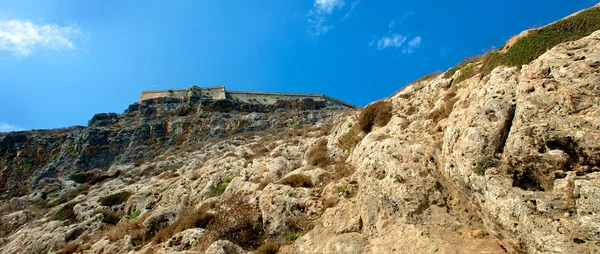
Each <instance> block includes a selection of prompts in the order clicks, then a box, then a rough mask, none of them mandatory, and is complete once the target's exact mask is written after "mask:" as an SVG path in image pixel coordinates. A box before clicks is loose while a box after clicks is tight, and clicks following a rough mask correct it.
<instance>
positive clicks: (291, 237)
mask: <svg viewBox="0 0 600 254" xmlns="http://www.w3.org/2000/svg"><path fill="white" fill-rule="evenodd" d="M303 235H304V234H303V233H302V232H292V233H289V234H287V235H286V238H287V239H288V240H290V241H294V240H296V239H298V238H300V237H302V236H303Z"/></svg>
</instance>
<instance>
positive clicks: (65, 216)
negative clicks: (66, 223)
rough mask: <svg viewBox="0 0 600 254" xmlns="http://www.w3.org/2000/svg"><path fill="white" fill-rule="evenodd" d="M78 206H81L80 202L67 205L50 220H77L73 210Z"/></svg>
mask: <svg viewBox="0 0 600 254" xmlns="http://www.w3.org/2000/svg"><path fill="white" fill-rule="evenodd" d="M77 204H79V202H71V203H67V204H66V205H64V206H63V207H61V208H60V209H58V211H56V213H54V214H53V215H52V216H51V217H50V220H75V212H74V211H73V208H74V207H75V205H77Z"/></svg>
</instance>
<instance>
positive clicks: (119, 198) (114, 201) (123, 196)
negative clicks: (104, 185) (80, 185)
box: [99, 191, 131, 206]
mask: <svg viewBox="0 0 600 254" xmlns="http://www.w3.org/2000/svg"><path fill="white" fill-rule="evenodd" d="M130 196H131V192H128V191H123V192H119V193H116V194H112V195H109V196H106V197H103V198H100V200H99V202H100V205H103V206H115V205H120V204H122V203H123V202H125V201H127V200H128V199H129V197H130Z"/></svg>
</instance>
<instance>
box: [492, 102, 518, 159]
mask: <svg viewBox="0 0 600 254" xmlns="http://www.w3.org/2000/svg"><path fill="white" fill-rule="evenodd" d="M516 108H517V104H512V105H511V107H510V109H509V110H508V119H507V121H505V122H504V126H503V127H502V141H501V142H500V146H499V147H498V148H497V149H496V151H495V153H503V152H504V147H506V141H507V140H508V134H510V130H511V129H512V126H513V121H514V119H515V110H516Z"/></svg>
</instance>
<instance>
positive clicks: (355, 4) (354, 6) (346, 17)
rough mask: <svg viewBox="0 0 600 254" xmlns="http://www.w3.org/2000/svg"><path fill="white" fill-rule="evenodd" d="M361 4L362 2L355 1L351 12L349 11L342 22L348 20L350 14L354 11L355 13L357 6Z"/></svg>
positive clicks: (351, 6)
mask: <svg viewBox="0 0 600 254" xmlns="http://www.w3.org/2000/svg"><path fill="white" fill-rule="evenodd" d="M358 4H360V1H354V2H352V4H351V5H350V10H349V11H348V13H346V15H344V17H343V18H342V20H347V19H348V18H350V14H352V11H354V8H356V6H357V5H358Z"/></svg>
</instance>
